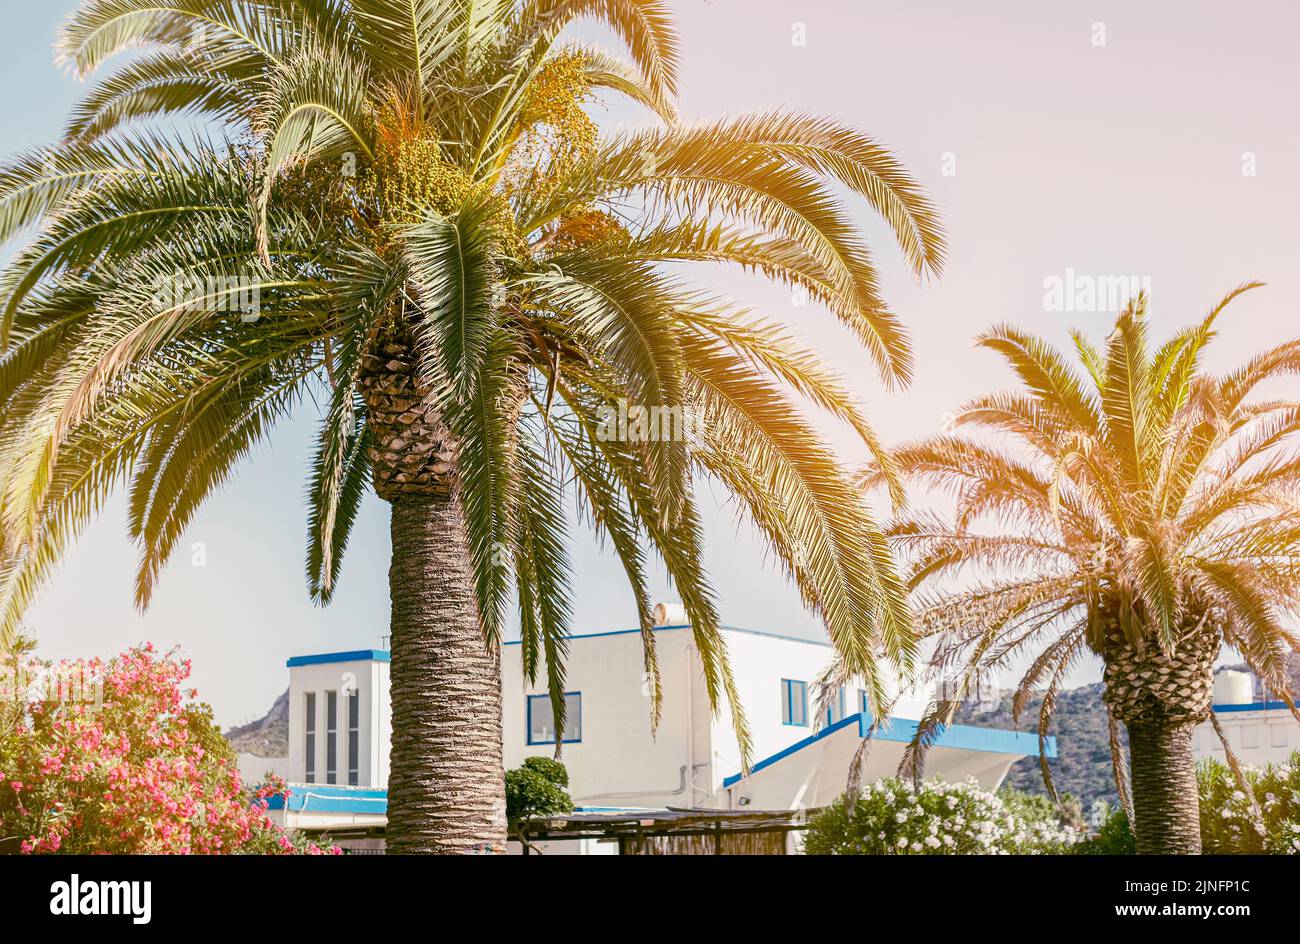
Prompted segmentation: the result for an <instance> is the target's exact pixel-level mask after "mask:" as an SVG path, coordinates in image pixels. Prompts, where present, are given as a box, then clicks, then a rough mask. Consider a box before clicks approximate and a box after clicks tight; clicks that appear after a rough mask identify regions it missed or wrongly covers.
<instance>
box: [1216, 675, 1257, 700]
mask: <svg viewBox="0 0 1300 944" xmlns="http://www.w3.org/2000/svg"><path fill="white" fill-rule="evenodd" d="M1254 700H1255V677H1254V676H1253V675H1251V674H1250V673H1249V672H1237V671H1235V670H1233V669H1227V670H1225V671H1223V672H1220V673H1218V674H1217V675H1215V676H1214V703H1215V704H1216V705H1249V704H1250V703H1251V702H1253V701H1254Z"/></svg>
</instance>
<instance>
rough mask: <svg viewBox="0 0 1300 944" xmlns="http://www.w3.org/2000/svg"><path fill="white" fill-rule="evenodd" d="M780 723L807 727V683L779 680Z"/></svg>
mask: <svg viewBox="0 0 1300 944" xmlns="http://www.w3.org/2000/svg"><path fill="white" fill-rule="evenodd" d="M781 723H782V724H792V725H794V726H795V727H799V728H806V727H808V683H807V682H800V681H797V680H795V679H781Z"/></svg>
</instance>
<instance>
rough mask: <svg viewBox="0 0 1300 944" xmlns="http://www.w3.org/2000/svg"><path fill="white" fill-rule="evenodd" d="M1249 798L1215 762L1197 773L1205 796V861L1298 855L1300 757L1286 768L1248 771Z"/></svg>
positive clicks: (1201, 766)
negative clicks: (1213, 857)
mask: <svg viewBox="0 0 1300 944" xmlns="http://www.w3.org/2000/svg"><path fill="white" fill-rule="evenodd" d="M1244 773H1245V776H1246V782H1247V783H1248V784H1249V785H1250V787H1251V792H1252V793H1254V795H1255V808H1252V806H1251V803H1250V798H1249V797H1248V796H1247V795H1246V793H1245V792H1244V791H1242V789H1241V788H1240V787H1239V786H1238V785H1237V781H1236V778H1235V777H1233V776H1232V771H1231V770H1229V769H1228V767H1227V766H1226V765H1225V764H1221V763H1219V762H1218V761H1216V760H1206V761H1202V762H1201V763H1200V764H1199V765H1198V766H1197V769H1196V782H1197V785H1198V787H1199V788H1200V794H1201V846H1202V849H1203V850H1204V852H1205V853H1206V854H1207V855H1260V854H1268V855H1295V854H1296V853H1298V852H1300V754H1292V755H1291V757H1290V759H1289V760H1288V761H1287V762H1286V763H1285V764H1278V765H1270V766H1268V767H1265V768H1264V769H1262V770H1261V769H1259V768H1253V767H1247V768H1245V770H1244Z"/></svg>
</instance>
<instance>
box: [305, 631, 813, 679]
mask: <svg viewBox="0 0 1300 944" xmlns="http://www.w3.org/2000/svg"><path fill="white" fill-rule="evenodd" d="M690 628H691V627H690V624H688V623H683V624H680V625H673V626H656V627H655V628H654V631H655V632H656V633H659V632H667V631H669V630H674V629H690ZM721 628H722V629H724V630H728V631H730V632H733V633H748V634H749V635H751V636H766V637H768V638H769V639H784V640H785V641H786V642H804V643H807V644H808V645H810V646H821V647H822V648H824V649H829V648H830V645H831V644H830V643H829V642H827V641H825V640H823V639H805V638H804V637H802V636H790V635H787V634H785V633H769V632H765V631H763V630H761V629H746V628H745V627H744V626H723V627H721ZM639 635H641V630H639V629H613V630H606V631H602V632H596V633H571V634H569V635H568V636H566V637H564V638H565V639H600V638H602V637H605V636H639ZM502 645H503V646H518V645H520V641H519V640H518V639H507V640H506V641H505V642H503V643H502ZM388 661H389V654H388V652H387V650H383V649H358V650H357V651H356V652H325V653H321V654H319V655H309V656H294V657H293V658H292V659H290V660H289V661H288V662H287V663H285V664H286V665H287V666H288V667H289V668H291V669H292V668H296V667H297V666H300V665H328V664H329V663H331V662H388Z"/></svg>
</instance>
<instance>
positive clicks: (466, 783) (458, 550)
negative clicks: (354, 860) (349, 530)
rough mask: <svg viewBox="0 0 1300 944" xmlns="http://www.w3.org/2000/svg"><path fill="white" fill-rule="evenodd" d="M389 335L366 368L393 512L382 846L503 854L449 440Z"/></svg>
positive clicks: (379, 462)
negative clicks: (389, 719)
mask: <svg viewBox="0 0 1300 944" xmlns="http://www.w3.org/2000/svg"><path fill="white" fill-rule="evenodd" d="M415 360H416V358H415V356H414V350H413V346H412V343H411V339H410V337H409V334H406V333H405V332H403V331H402V330H401V329H400V326H399V327H396V328H394V329H392V330H391V332H390V333H389V334H388V336H387V337H386V338H383V339H380V340H379V341H377V343H376V346H375V349H374V353H372V354H371V355H369V356H368V357H367V358H366V359H365V362H364V376H363V387H364V389H365V396H366V406H367V422H368V424H369V427H370V431H371V434H372V440H371V448H370V459H371V467H372V479H373V482H374V486H375V491H376V492H378V494H379V496H380V497H381V498H383V499H385V500H386V501H388V502H389V504H390V505H391V506H392V513H393V517H392V540H393V559H392V565H391V567H390V569H389V592H390V595H391V597H392V628H391V633H392V665H391V673H390V683H391V684H390V693H391V701H392V751H391V753H390V760H389V776H388V830H387V845H388V849H389V850H390V851H391V852H394V853H477V852H503V851H504V850H505V840H506V815H505V813H506V803H505V778H504V774H503V771H502V749H501V661H500V653H499V651H498V650H497V649H496V647H495V646H488V645H487V643H486V641H485V639H484V636H483V632H482V627H481V625H480V620H479V612H478V605H477V600H476V597H475V594H474V572H473V567H472V564H471V558H470V550H469V543H468V540H467V537H466V532H465V519H464V514H463V511H462V506H461V501H460V495H459V491H460V490H459V488H458V485H457V468H456V466H457V455H458V453H459V448H458V445H457V443H456V441H455V438H454V437H453V436H452V435H451V432H450V430H449V429H448V428H447V426H446V424H445V423H444V422H443V421H442V418H441V417H440V416H439V415H438V413H437V410H436V409H434V408H433V406H432V405H431V403H430V401H429V398H428V397H427V396H426V395H424V393H423V392H422V391H421V390H419V389H418V385H417V382H416V379H415V371H414V368H413V364H414V363H415Z"/></svg>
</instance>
